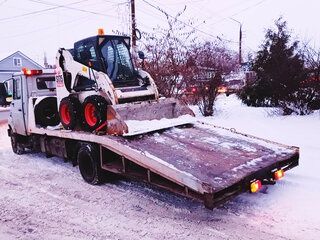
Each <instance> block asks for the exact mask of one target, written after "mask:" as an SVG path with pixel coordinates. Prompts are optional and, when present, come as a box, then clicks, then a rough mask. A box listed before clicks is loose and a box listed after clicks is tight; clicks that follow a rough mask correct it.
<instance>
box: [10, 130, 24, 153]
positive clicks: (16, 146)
mask: <svg viewBox="0 0 320 240" xmlns="http://www.w3.org/2000/svg"><path fill="white" fill-rule="evenodd" d="M10 138H11V147H12V151H13V152H14V153H15V154H18V155H21V154H23V153H24V148H23V147H22V146H21V144H20V143H19V135H18V134H16V133H12V132H11V134H10Z"/></svg>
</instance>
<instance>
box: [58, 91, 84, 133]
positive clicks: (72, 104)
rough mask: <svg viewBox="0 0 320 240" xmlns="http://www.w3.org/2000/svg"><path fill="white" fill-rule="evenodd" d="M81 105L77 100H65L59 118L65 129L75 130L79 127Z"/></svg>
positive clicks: (72, 98)
mask: <svg viewBox="0 0 320 240" xmlns="http://www.w3.org/2000/svg"><path fill="white" fill-rule="evenodd" d="M80 106H81V104H80V102H79V100H78V99H77V98H74V97H66V98H63V99H62V100H61V102H60V106H59V116H60V121H61V124H62V125H63V127H64V128H65V129H67V130H73V129H75V127H76V126H77V123H78V119H79V116H80V108H81V107H80Z"/></svg>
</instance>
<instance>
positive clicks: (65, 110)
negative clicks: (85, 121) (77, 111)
mask: <svg viewBox="0 0 320 240" xmlns="http://www.w3.org/2000/svg"><path fill="white" fill-rule="evenodd" d="M60 113H61V120H62V122H63V123H64V124H66V125H68V124H70V122H71V116H70V109H69V106H68V105H67V104H62V105H61V109H60Z"/></svg>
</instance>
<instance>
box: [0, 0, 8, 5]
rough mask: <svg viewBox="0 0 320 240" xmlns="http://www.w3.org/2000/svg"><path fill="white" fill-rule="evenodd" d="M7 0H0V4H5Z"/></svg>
mask: <svg viewBox="0 0 320 240" xmlns="http://www.w3.org/2000/svg"><path fill="white" fill-rule="evenodd" d="M7 1H8V0H3V1H2V2H0V6H1V5H3V4H5V3H6V2H7Z"/></svg>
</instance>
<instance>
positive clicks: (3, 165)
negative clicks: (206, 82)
mask: <svg viewBox="0 0 320 240" xmlns="http://www.w3.org/2000/svg"><path fill="white" fill-rule="evenodd" d="M269 111H270V110H269ZM200 118H201V117H200ZM201 120H203V119H202V118H201ZM205 121H209V122H210V123H212V124H215V125H221V126H225V127H228V128H231V127H233V128H235V129H236V130H237V131H241V132H247V133H249V134H252V135H256V136H258V137H263V138H267V139H270V140H274V141H278V142H281V143H284V144H288V145H295V146H299V147H300V152H301V159H300V166H299V167H297V168H295V169H293V170H291V171H290V172H288V173H287V174H286V176H285V177H284V179H283V180H281V181H279V182H278V184H276V185H275V186H271V187H269V188H268V189H266V190H265V191H262V192H260V193H257V194H242V195H241V196H239V197H237V198H235V199H233V200H231V201H229V202H228V203H226V204H224V205H222V206H221V207H219V208H216V209H214V210H213V211H210V210H207V209H205V208H204V207H203V205H202V204H201V203H198V202H193V201H191V200H189V199H185V198H182V197H180V196H176V195H174V194H171V193H167V192H163V191H160V190H158V189H155V188H150V187H149V186H147V185H144V184H141V183H135V182H128V181H124V180H117V181H114V182H112V183H106V184H104V185H102V186H91V185H88V184H86V183H84V182H83V180H82V179H81V176H80V174H79V172H78V169H77V168H73V167H72V166H71V164H69V163H64V162H63V160H62V159H59V158H45V156H44V155H43V154H26V155H22V156H18V155H14V154H13V153H12V151H11V148H10V141H9V138H8V137H7V136H6V126H5V125H2V126H1V127H0V186H1V190H0V239H59V240H60V239H70V240H73V239H275V240H276V239H303V240H305V239H315V240H316V239H320V238H319V236H320V204H319V200H320V187H319V185H318V184H319V182H320V181H319V180H320V174H319V171H320V143H319V137H320V115H319V113H316V114H313V115H311V116H307V117H300V116H289V117H282V116H270V114H269V113H268V111H267V110H265V109H263V108H260V109H257V108H249V107H245V106H243V105H241V103H240V102H239V100H237V99H236V98H235V97H234V96H230V97H228V98H226V97H220V98H219V99H218V102H217V116H215V117H212V118H206V119H205Z"/></svg>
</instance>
